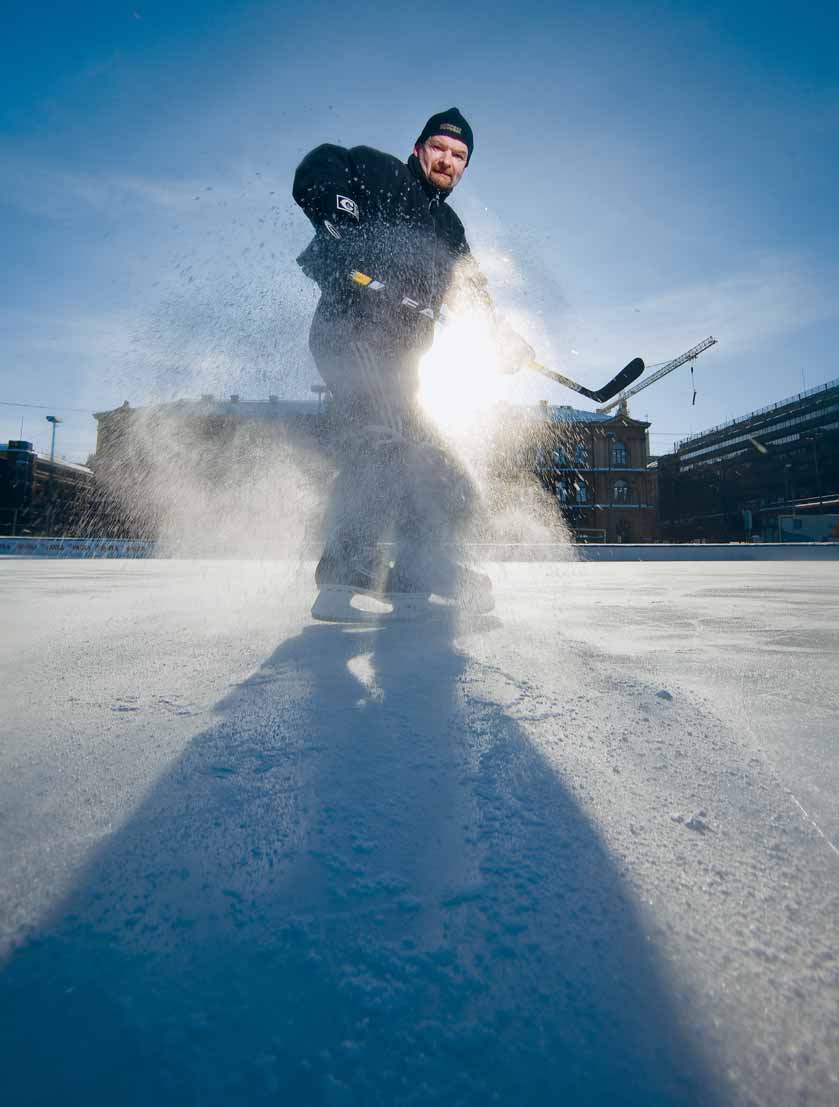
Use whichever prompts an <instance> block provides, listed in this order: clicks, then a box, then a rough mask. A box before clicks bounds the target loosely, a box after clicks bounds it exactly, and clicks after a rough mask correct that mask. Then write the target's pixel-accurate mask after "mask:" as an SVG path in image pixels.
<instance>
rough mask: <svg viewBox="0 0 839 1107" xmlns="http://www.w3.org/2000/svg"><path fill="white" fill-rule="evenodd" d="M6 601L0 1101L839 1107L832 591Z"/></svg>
mask: <svg viewBox="0 0 839 1107" xmlns="http://www.w3.org/2000/svg"><path fill="white" fill-rule="evenodd" d="M311 568H312V567H311V566H310V565H302V566H299V565H293V564H288V563H281V562H229V561H228V562H223V561H214V562H189V561H107V562H83V561H82V562H74V561H57V562H45V561H21V560H7V561H5V562H2V563H0V604H1V605H2V610H3V613H4V619H3V638H2V645H0V659H2V675H0V680H2V703H3V712H2V729H3V734H2V748H0V851H2V858H3V863H2V870H0V881H1V882H2V884H1V885H0V890H1V891H2V909H1V911H0V939H2V942H3V948H4V951H5V955H6V961H5V964H4V967H3V972H2V976H0V997H1V998H0V1012H1V1013H2V1029H0V1042H1V1043H2V1044H0V1072H2V1074H3V1083H4V1084H5V1089H6V1091H5V1098H4V1102H7V1103H10V1104H15V1105H17V1104H23V1103H40V1104H46V1103H50V1104H52V1103H54V1104H61V1105H63V1107H64V1105H67V1104H76V1103H84V1104H85V1105H86V1107H91V1105H98V1104H105V1103H107V1104H109V1105H115V1104H120V1105H121V1104H138V1105H139V1104H143V1105H146V1104H156V1105H158V1107H162V1105H167V1107H168V1105H170V1104H171V1105H178V1107H180V1105H189V1104H196V1105H197V1104H201V1105H206V1104H233V1103H248V1104H251V1103H268V1102H270V1103H278V1104H291V1105H295V1104H324V1105H329V1107H331V1105H345V1104H346V1105H356V1104H357V1105H365V1107H366V1105H371V1104H382V1105H390V1104H400V1105H401V1104H417V1105H419V1104H422V1105H428V1104H447V1105H448V1104H452V1105H456V1104H469V1105H477V1104H481V1105H484V1104H491V1103H500V1104H515V1105H516V1107H522V1105H525V1104H527V1105H529V1104H559V1103H563V1104H569V1105H574V1107H576V1105H581V1104H598V1105H600V1104H603V1105H605V1104H609V1105H610V1107H611V1105H615V1104H633V1105H638V1107H640V1105H644V1107H649V1105H658V1104H688V1103H690V1104H703V1105H705V1104H729V1103H730V1104H778V1105H788V1104H796V1105H803V1104H824V1105H828V1104H830V1105H833V1104H835V1103H837V1102H839V948H838V946H837V933H839V852H838V851H837V847H838V846H839V805H837V796H839V756H838V754H839V750H837V741H839V735H838V734H837V729H838V728H837V719H839V711H837V708H839V633H838V632H837V610H839V573H837V567H836V564H835V563H834V562H816V563H812V564H808V563H805V562H794V563H793V562H791V563H713V562H711V563H696V564H691V563H676V564H667V563H664V564H656V563H642V564H575V563H558V564H550V563H543V564H536V565H523V564H515V563H508V564H501V565H497V566H496V567H495V568H494V569H493V570H492V571H493V577H494V580H495V583H496V589H497V599H498V606H497V611H496V613H495V614H494V615H492V616H488V617H485V618H482V619H479V620H472V621H470V622H466V623H458V622H457V621H456V620H446V619H439V620H437V621H435V622H429V623H426V624H422V625H418V624H398V625H392V626H388V627H382V628H348V627H341V626H325V625H313V624H312V622H311V621H310V619H309V618H308V608H309V605H310V604H311V601H312V598H313V589H312V585H311Z"/></svg>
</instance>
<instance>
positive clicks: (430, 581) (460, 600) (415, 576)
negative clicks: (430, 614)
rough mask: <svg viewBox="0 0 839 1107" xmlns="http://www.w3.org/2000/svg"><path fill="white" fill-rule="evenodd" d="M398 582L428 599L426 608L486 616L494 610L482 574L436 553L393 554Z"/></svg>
mask: <svg viewBox="0 0 839 1107" xmlns="http://www.w3.org/2000/svg"><path fill="white" fill-rule="evenodd" d="M396 564H397V565H398V566H399V567H400V570H401V574H402V579H403V580H405V581H410V582H411V591H412V592H414V593H416V594H426V595H428V596H429V597H430V601H429V603H430V606H431V607H432V608H433V607H434V606H436V607H438V608H439V607H441V606H442V607H445V608H449V609H451V608H454V609H456V610H458V611H464V612H467V613H469V614H471V615H486V614H488V613H489V612H490V611H492V610H493V608H494V607H495V599H494V597H493V594H492V582H491V581H490V579H489V577H488V576H487V575H486V573H481V572H478V571H477V570H476V569H470V568H468V567H467V566H465V565H461V564H459V563H458V562H456V561H453V560H452V559H451V558H450V557H448V556H446V555H445V554H444V553H443V552H442V551H440V550H430V549H428V550H424V551H422V552H420V553H418V554H417V553H414V554H408V555H405V554H404V551H403V553H402V554H397V558H396Z"/></svg>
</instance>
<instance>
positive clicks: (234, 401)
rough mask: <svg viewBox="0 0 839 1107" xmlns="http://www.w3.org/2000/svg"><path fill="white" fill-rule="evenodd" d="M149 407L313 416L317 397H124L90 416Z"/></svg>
mask: <svg viewBox="0 0 839 1107" xmlns="http://www.w3.org/2000/svg"><path fill="white" fill-rule="evenodd" d="M149 408H152V409H153V410H155V411H160V412H168V413H171V414H172V415H201V416H208V415H217V416H218V415H238V416H244V417H247V418H257V419H275V418H277V416H290V415H317V414H318V411H319V410H320V404H319V401H318V400H281V399H279V398H278V397H275V396H272V397H270V398H269V399H267V400H240V399H239V397H238V396H231V397H229V398H228V399H226V400H221V399H216V398H215V396H209V395H208V396H201V398H200V399H197V400H172V401H170V402H169V403H162V404H149V405H148V407H145V408H132V407H131V405H130V404H129V403H128V401H127V400H126V402H125V403H124V404H122V406H121V407H117V408H112V409H110V410H109V411H96V412H94V413H93V418H94V419H97V420H98V419H101V418H102V417H104V416H106V415H113V414H114V413H115V412H118V411H125V412H129V411H141V410H145V411H148V410H149Z"/></svg>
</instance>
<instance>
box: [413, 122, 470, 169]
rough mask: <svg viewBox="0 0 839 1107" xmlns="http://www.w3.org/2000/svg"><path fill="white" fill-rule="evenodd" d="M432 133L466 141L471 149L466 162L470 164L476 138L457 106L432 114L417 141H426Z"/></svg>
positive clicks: (468, 148) (467, 146)
mask: <svg viewBox="0 0 839 1107" xmlns="http://www.w3.org/2000/svg"><path fill="white" fill-rule="evenodd" d="M432 135H446V136H447V137H448V138H456V139H459V141H460V142H463V143H465V144H466V149H467V150H468V151H469V152H468V154H467V155H466V164H467V165H468V164H469V161H470V159H471V157H472V150H473V148H474V146H475V139H474V138H473V136H472V128H471V127H470V126H469V124H468V123H467V122H466V120H465V119H464V118H463V116H462V115H461V114H460V111H459V110H458V109H457V108H449V110H448V111H440V112H438V113H437V114H436V115H432V116H431V118H430V119H429V120H428V122H427V123H426V125H425V126H424V127H423V129H422V131H421V132H420V136H419V138H418V139H417V142H419V143H422V142H425V141H426V139H429V138H431V136H432Z"/></svg>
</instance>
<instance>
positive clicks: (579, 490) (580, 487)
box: [574, 480, 588, 504]
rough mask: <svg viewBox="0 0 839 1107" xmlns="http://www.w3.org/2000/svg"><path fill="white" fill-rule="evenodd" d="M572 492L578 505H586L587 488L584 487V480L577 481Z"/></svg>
mask: <svg viewBox="0 0 839 1107" xmlns="http://www.w3.org/2000/svg"><path fill="white" fill-rule="evenodd" d="M574 491H575V492H576V498H577V503H578V504H587V503H588V488H587V487H586V482H585V481H584V480H578V481H577V483H576V485H575V488H574Z"/></svg>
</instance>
